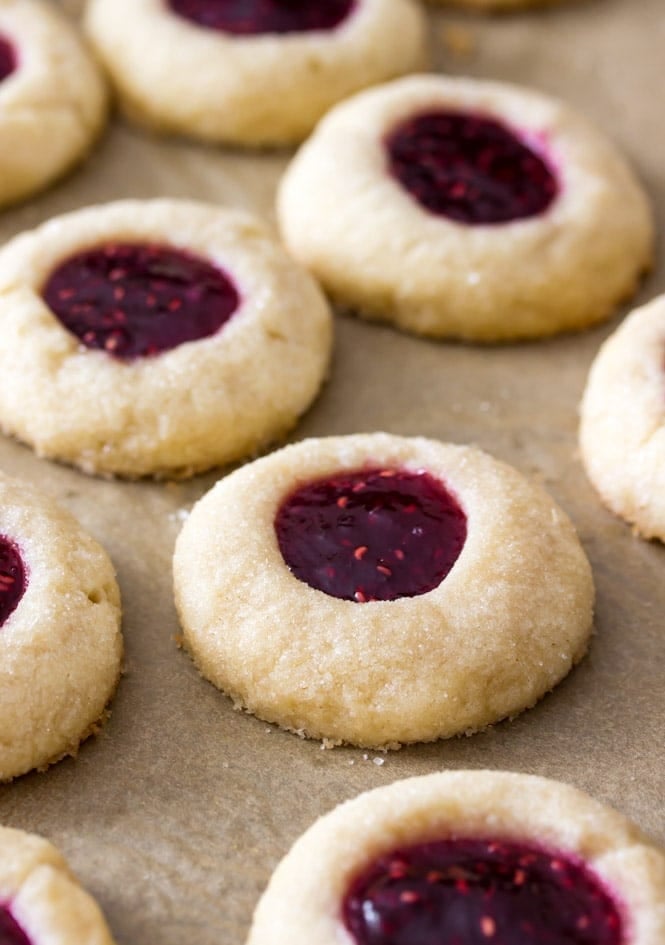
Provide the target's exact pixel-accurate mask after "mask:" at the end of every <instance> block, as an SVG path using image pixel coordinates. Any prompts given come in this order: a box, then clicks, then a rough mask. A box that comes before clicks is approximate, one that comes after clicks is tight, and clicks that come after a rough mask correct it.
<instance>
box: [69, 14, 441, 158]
mask: <svg viewBox="0 0 665 945" xmlns="http://www.w3.org/2000/svg"><path fill="white" fill-rule="evenodd" d="M86 24H87V31H88V34H89V36H90V38H91V40H92V42H93V43H94V44H95V47H96V48H97V51H98V53H99V55H100V57H101V59H102V61H103V62H104V64H105V65H106V67H107V69H108V70H109V73H110V75H111V78H112V80H113V83H114V84H115V86H116V89H117V90H118V93H119V96H120V100H121V103H122V104H123V105H124V107H125V109H126V111H128V112H129V113H130V114H131V115H132V116H133V117H135V118H137V119H139V120H141V121H144V122H147V123H149V124H150V125H153V126H155V127H157V128H159V129H162V130H165V131H172V132H179V133H183V134H188V135H194V136H196V137H199V138H203V139H206V140H210V141H222V142H230V143H234V144H241V145H280V144H289V143H293V142H295V141H300V140H302V139H303V138H304V137H305V136H306V135H307V134H308V133H309V132H310V131H311V130H312V128H313V127H314V125H315V124H316V122H317V121H318V120H319V118H321V116H322V115H323V114H324V113H325V112H326V111H327V110H328V109H329V108H330V107H331V106H332V105H334V104H335V103H336V102H338V101H340V100H341V99H343V98H345V97H346V96H347V95H350V94H351V93H353V92H356V91H358V90H359V89H362V88H364V87H365V86H368V85H372V84H374V83H376V82H381V81H384V80H386V79H389V78H392V77H394V76H398V75H402V74H403V73H405V72H409V71H411V70H413V69H414V68H418V67H420V66H421V65H422V63H423V60H424V45H425V18H424V14H423V12H422V11H421V10H420V9H419V7H418V6H417V4H416V3H414V2H413V0H326V2H325V3H321V2H318V0H289V2H288V3H285V2H284V0H91V2H90V3H89V4H88V10H87V19H86Z"/></svg>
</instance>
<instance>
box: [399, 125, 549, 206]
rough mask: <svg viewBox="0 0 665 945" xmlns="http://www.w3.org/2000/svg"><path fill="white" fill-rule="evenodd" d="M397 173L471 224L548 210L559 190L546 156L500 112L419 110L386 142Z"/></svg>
mask: <svg viewBox="0 0 665 945" xmlns="http://www.w3.org/2000/svg"><path fill="white" fill-rule="evenodd" d="M385 148H386V151H387V156H388V165H389V169H390V172H391V174H392V175H393V176H394V177H395V178H397V180H398V181H399V182H400V183H401V185H402V186H403V187H404V188H405V189H406V190H407V191H408V192H409V193H410V194H411V196H412V197H413V198H414V199H415V200H417V201H418V203H419V204H420V205H421V206H422V207H424V208H425V209H426V210H429V211H430V213H433V214H437V215H440V216H446V217H449V218H450V219H452V220H455V221H456V222H458V223H464V224H467V225H474V224H475V225H479V224H497V223H508V222H510V221H512V220H521V219H525V218H528V217H533V216H537V215H538V214H541V213H544V212H545V211H546V210H547V209H548V207H549V206H550V204H551V203H552V201H553V200H554V198H555V197H556V196H557V193H558V191H559V185H558V182H557V179H556V177H555V175H554V172H553V170H552V169H551V168H550V167H549V166H548V164H547V162H546V160H545V159H544V158H543V157H542V156H541V155H540V154H537V153H536V152H535V151H534V150H533V149H532V148H531V147H529V146H527V144H526V143H525V142H524V141H522V140H520V138H519V137H518V135H517V134H516V133H515V132H514V131H512V130H510V129H509V128H508V127H506V126H505V125H503V124H501V123H500V122H498V121H496V120H495V119H493V118H488V117H485V116H483V115H477V114H470V113H466V112H456V111H434V112H426V113H424V114H420V115H415V116H413V117H411V118H409V119H407V120H406V121H404V122H402V123H401V124H399V125H398V126H397V127H396V128H393V130H392V131H391V132H390V134H389V135H388V137H387V138H386V141H385Z"/></svg>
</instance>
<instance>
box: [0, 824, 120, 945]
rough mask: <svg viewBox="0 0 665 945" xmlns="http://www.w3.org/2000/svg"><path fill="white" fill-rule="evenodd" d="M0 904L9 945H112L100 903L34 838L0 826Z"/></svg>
mask: <svg viewBox="0 0 665 945" xmlns="http://www.w3.org/2000/svg"><path fill="white" fill-rule="evenodd" d="M0 902H1V905H0V928H2V936H3V937H2V940H3V942H5V943H6V945H33V943H35V945H42V943H43V945H74V943H76V945H113V939H112V937H111V933H110V931H109V929H108V926H107V924H106V922H105V921H104V916H103V915H102V913H101V911H100V909H99V906H98V905H97V903H96V902H95V901H94V899H93V898H92V897H91V896H90V895H89V894H88V893H87V892H85V890H84V889H83V888H82V887H81V886H80V885H79V883H78V882H77V880H76V878H75V877H74V876H73V875H72V872H71V870H70V869H69V867H68V865H67V863H66V862H65V860H64V859H63V857H62V855H61V854H60V852H59V851H58V850H57V849H56V848H55V847H54V846H52V845H51V844H50V843H49V842H48V841H47V840H44V839H43V838H42V837H39V836H36V835H35V834H31V833H24V832H23V831H22V830H13V829H11V828H10V827H0Z"/></svg>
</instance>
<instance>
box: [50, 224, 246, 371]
mask: <svg viewBox="0 0 665 945" xmlns="http://www.w3.org/2000/svg"><path fill="white" fill-rule="evenodd" d="M42 294H43V297H44V301H45V302H46V304H47V305H48V306H49V308H50V309H51V310H52V312H53V313H54V314H55V315H56V316H57V317H58V318H59V320H60V321H61V322H62V324H63V325H64V326H65V328H67V330H68V331H70V332H72V334H74V335H76V336H77V338H78V339H79V340H80V341H81V343H82V344H84V345H85V346H86V347H87V348H102V349H103V350H104V351H106V352H108V354H110V355H113V356H114V357H116V358H119V359H131V358H138V357H149V356H152V355H157V354H160V353H161V352H163V351H169V350H170V349H172V348H175V347H177V346H178V345H180V344H183V343H184V342H186V341H197V340H199V339H200V338H208V337H209V336H210V335H214V334H215V333H216V332H217V331H219V329H220V328H221V327H222V326H223V325H224V324H225V323H226V322H227V321H228V320H229V318H230V317H231V316H232V315H233V313H234V312H235V311H236V309H237V308H238V305H239V304H240V296H239V294H238V291H237V290H236V288H235V286H234V285H233V283H232V282H231V280H230V279H229V277H228V276H227V275H226V274H225V273H224V272H222V271H221V270H220V269H217V268H216V267H214V266H212V265H211V264H210V263H208V262H206V261H205V260H204V259H199V258H198V257H196V256H193V255H189V254H187V253H184V252H182V251H180V250H173V249H170V248H168V247H165V246H153V245H150V244H145V245H133V244H120V243H118V244H116V243H114V244H108V245H106V246H102V247H99V248H97V249H92V250H86V251H85V252H83V253H79V254H78V255H76V256H72V257H70V258H69V259H67V260H65V262H63V263H62V264H61V265H60V266H59V267H58V268H57V269H56V270H55V272H53V273H52V274H51V276H50V278H49V280H48V282H47V283H46V286H45V287H44V290H43V293H42Z"/></svg>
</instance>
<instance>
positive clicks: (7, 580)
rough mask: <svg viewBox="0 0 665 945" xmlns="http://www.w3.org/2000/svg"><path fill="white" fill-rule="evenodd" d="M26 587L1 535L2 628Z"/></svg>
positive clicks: (15, 555) (15, 554)
mask: <svg viewBox="0 0 665 945" xmlns="http://www.w3.org/2000/svg"><path fill="white" fill-rule="evenodd" d="M26 586H27V581H26V574H25V568H24V567H23V561H22V559H21V554H20V552H19V550H18V548H17V547H16V545H15V544H14V542H13V541H10V539H9V538H5V536H4V535H0V627H2V626H3V625H4V623H5V621H6V620H7V618H8V617H9V616H10V615H11V614H13V613H14V611H15V610H16V608H17V607H18V603H19V601H20V600H21V598H22V597H23V595H24V593H25V589H26ZM0 914H1V907H0Z"/></svg>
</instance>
